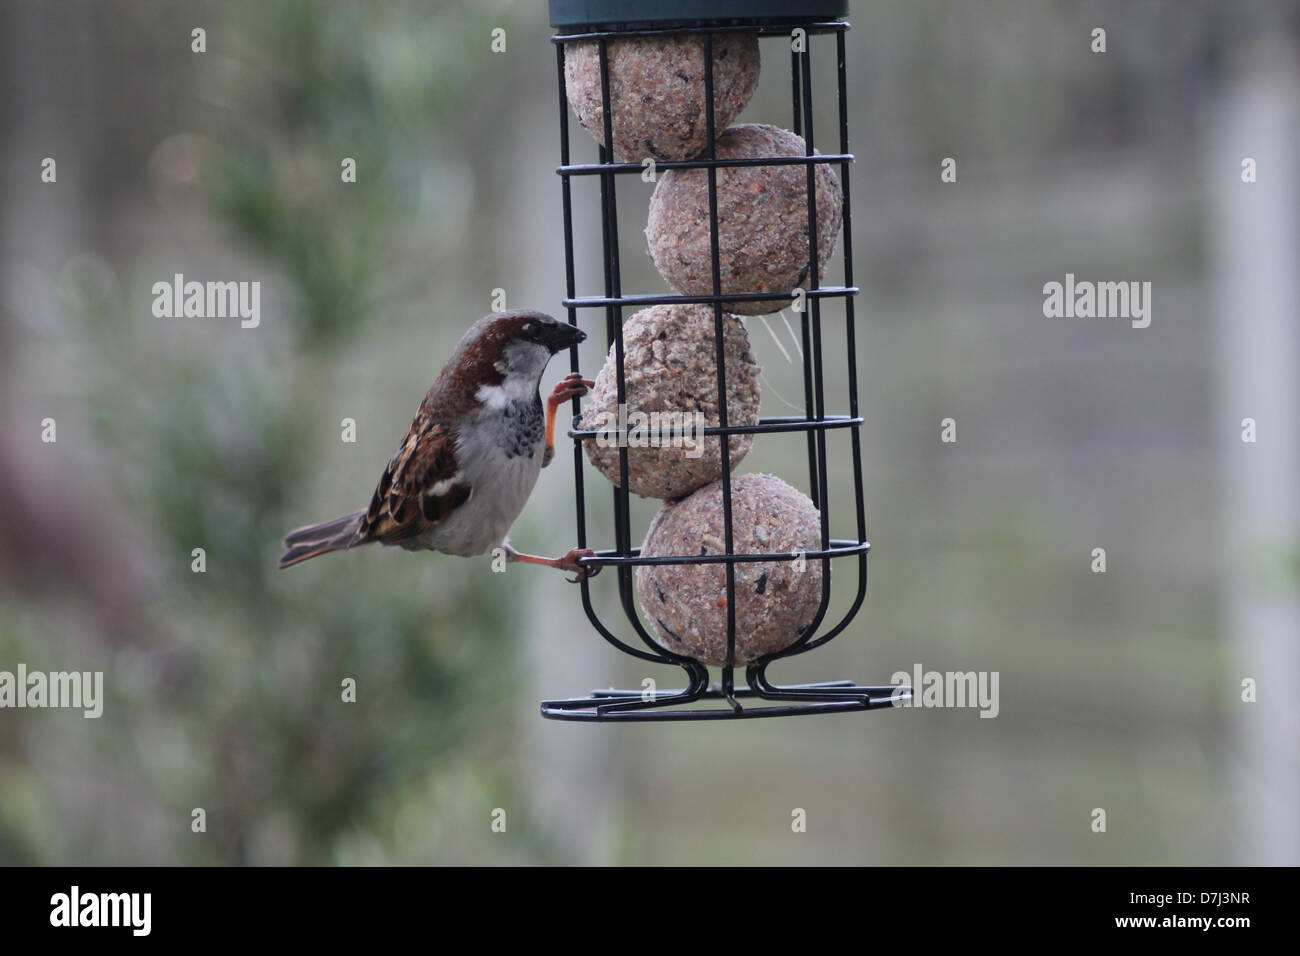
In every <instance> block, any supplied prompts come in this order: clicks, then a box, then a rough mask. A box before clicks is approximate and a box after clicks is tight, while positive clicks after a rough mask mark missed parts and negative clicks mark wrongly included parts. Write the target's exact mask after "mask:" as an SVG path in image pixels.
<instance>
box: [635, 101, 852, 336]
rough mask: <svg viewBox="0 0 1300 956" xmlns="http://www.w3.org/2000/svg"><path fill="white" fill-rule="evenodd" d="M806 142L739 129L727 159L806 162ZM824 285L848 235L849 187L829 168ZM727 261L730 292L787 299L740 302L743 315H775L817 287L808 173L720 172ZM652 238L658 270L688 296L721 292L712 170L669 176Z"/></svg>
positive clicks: (820, 202) (661, 188)
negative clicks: (712, 236)
mask: <svg viewBox="0 0 1300 956" xmlns="http://www.w3.org/2000/svg"><path fill="white" fill-rule="evenodd" d="M804 153H805V145H804V141H803V139H802V138H801V137H799V136H796V135H795V134H794V133H790V132H787V131H786V130H783V129H778V128H777V127H775V126H760V125H745V126H733V127H732V128H731V129H729V130H727V131H726V132H725V133H723V134H722V136H721V137H720V138H719V140H718V143H717V156H718V158H719V159H749V158H759V157H773V156H803V155H804ZM814 168H815V170H816V173H815V182H816V194H817V196H816V202H817V207H816V208H817V258H818V259H819V260H820V264H821V265H820V268H819V270H818V273H817V275H818V279H820V278H821V277H822V276H823V275H825V272H826V263H827V262H828V261H829V260H830V257H831V253H832V252H833V251H834V250H835V243H836V240H837V239H838V238H839V234H840V217H841V203H840V198H841V197H840V183H839V180H838V179H837V178H836V176H835V173H834V172H833V171H832V170H831V168H830V166H829V165H826V164H824V163H818V164H816V165H815V166H814ZM717 183H718V187H717V193H718V261H719V271H720V273H721V275H722V286H721V287H722V292H723V294H726V295H745V294H755V293H761V292H773V293H778V294H779V295H780V298H776V299H763V300H759V301H755V302H733V303H730V304H728V306H727V309H728V310H730V311H732V312H737V313H740V314H742V315H761V314H764V313H768V312H776V311H778V310H779V309H782V308H784V307H785V306H788V305H789V304H790V296H791V294H792V293H793V291H794V290H795V289H796V288H805V289H806V288H808V271H809V270H808V264H809V249H808V173H807V169H806V167H805V166H802V165H795V166H737V167H730V168H719V169H718V171H717ZM645 232H646V239H647V241H648V242H649V245H650V255H651V257H652V258H653V259H654V263H655V267H656V268H657V269H658V270H659V274H660V275H661V276H663V277H664V280H665V281H666V282H667V283H668V284H669V285H670V286H672V287H673V289H674V290H676V291H677V292H678V293H680V294H682V295H711V294H712V293H713V263H712V255H711V246H710V240H709V180H708V171H707V170H703V169H670V170H667V171H665V172H664V173H663V174H662V175H661V176H660V178H659V185H658V186H656V187H655V191H654V195H653V197H651V200H650V216H649V219H648V221H647V223H646V230H645Z"/></svg>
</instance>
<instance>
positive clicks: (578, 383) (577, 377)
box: [542, 372, 596, 468]
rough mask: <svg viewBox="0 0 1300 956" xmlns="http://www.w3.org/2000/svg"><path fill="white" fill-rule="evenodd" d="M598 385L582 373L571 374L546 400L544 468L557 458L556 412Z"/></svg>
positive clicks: (559, 383) (556, 385)
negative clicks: (566, 403)
mask: <svg viewBox="0 0 1300 956" xmlns="http://www.w3.org/2000/svg"><path fill="white" fill-rule="evenodd" d="M595 387H596V383H595V382H593V381H591V380H590V379H585V378H583V377H582V373H581V372H570V373H569V374H568V375H566V376H564V378H562V379H560V380H559V381H558V382H556V383H555V388H553V389H551V394H550V397H549V398H547V399H546V448H545V449H544V450H543V451H542V467H543V468H545V467H546V466H547V465H549V464H550V463H551V459H552V458H554V457H555V412H556V410H557V409H559V407H560V406H561V405H563V404H564V403H565V402H567V401H569V400H570V399H573V398H582V396H584V395H586V394H587V392H588V390H589V389H593V388H595Z"/></svg>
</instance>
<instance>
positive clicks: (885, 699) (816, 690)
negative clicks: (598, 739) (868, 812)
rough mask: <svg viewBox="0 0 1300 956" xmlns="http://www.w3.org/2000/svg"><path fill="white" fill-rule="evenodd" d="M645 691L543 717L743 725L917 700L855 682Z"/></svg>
mask: <svg viewBox="0 0 1300 956" xmlns="http://www.w3.org/2000/svg"><path fill="white" fill-rule="evenodd" d="M643 693H644V692H643V691H639V690H614V689H613V688H611V689H609V690H593V691H592V692H591V696H590V697H570V698H567V699H564V700H544V701H542V716H543V717H549V718H551V719H552V720H586V721H607V720H743V719H746V718H750V717H795V716H800V715H806V714H839V713H846V712H848V711H855V710H879V709H880V708H882V707H892V706H894V705H895V702H897V703H898V704H902V703H903V702H905V701H910V700H911V699H912V688H911V687H907V686H900V685H898V684H883V685H876V686H870V687H862V686H858V685H857V684H854V683H853V682H852V681H847V680H841V681H826V682H824V683H819V684H794V685H791V686H789V687H779V686H776V685H773V684H766V682H762V683H760V685H759V686H758V687H756V688H755V687H748V686H741V687H736V688H735V689H733V690H732V691H731V692H730V693H728V692H727V691H726V690H725V689H724V688H723V687H722V686H721V685H719V684H710V685H708V686H707V687H699V688H692V687H685V688H682V689H681V690H668V691H660V692H658V693H657V694H655V696H654V697H653V698H651V699H649V700H647V699H644V697H643ZM743 698H759V699H761V700H766V701H799V702H800V703H786V704H778V703H773V704H768V705H764V706H761V707H746V706H744V705H743V704H742V703H741V702H740V701H741V699H743ZM707 701H722V702H724V703H725V706H723V707H714V708H708V707H696V706H693V705H695V704H699V703H703V702H707Z"/></svg>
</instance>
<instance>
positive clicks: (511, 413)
mask: <svg viewBox="0 0 1300 956" xmlns="http://www.w3.org/2000/svg"><path fill="white" fill-rule="evenodd" d="M586 337H587V335H586V333H585V332H582V331H580V330H579V329H577V328H576V327H575V326H572V325H569V324H568V323H565V322H557V321H555V319H553V318H551V316H549V315H544V314H543V313H541V312H524V311H514V312H498V313H495V314H493V315H489V316H485V317H484V318H482V319H479V320H478V321H477V322H475V323H474V324H473V325H472V326H470V329H469V331H468V332H466V333H465V335H464V336H463V337H462V338H461V340H460V343H459V344H458V345H457V346H456V350H455V351H454V352H453V353H452V356H451V358H450V359H449V360H448V362H447V364H446V365H445V366H444V367H443V370H442V372H441V373H439V375H438V379H437V381H435V382H434V383H433V387H432V388H430V389H429V393H428V394H427V395H425V396H424V401H423V402H421V403H420V409H419V411H417V412H416V413H415V420H414V421H413V422H411V427H410V428H408V429H407V430H406V437H405V438H403V439H402V443H401V445H400V446H399V447H398V449H397V452H396V453H395V454H394V455H393V457H392V460H391V461H389V463H388V467H387V468H385V469H384V475H383V477H382V478H380V479H379V486H378V487H377V488H376V489H375V493H374V496H373V497H372V498H371V499H370V507H369V508H367V509H366V510H365V511H357V512H353V513H352V514H350V515H345V516H344V517H342V518H336V519H334V520H333V521H326V522H324V523H323V524H316V525H311V526H310V527H306V528H299V529H298V530H296V531H290V532H289V534H288V535H287V536H286V537H285V539H284V546H285V549H286V550H285V552H284V554H283V555H282V556H281V558H280V567H281V568H288V567H292V566H293V565H295V564H301V563H302V562H303V561H306V560H307V559H309V558H314V557H316V556H317V555H321V554H328V553H329V552H331V551H346V550H347V549H348V548H354V547H357V546H358V545H362V544H370V543H372V542H375V541H378V542H379V543H380V544H396V545H401V546H402V547H403V548H405V549H406V550H408V551H422V550H429V551H441V552H443V553H444V554H457V555H462V556H466V557H468V556H471V555H477V554H485V553H486V552H488V551H490V550H492V549H493V548H496V547H501V548H504V549H505V556H506V559H507V560H509V561H524V562H527V563H530V564H543V565H546V566H548V567H552V568H559V569H561V570H564V571H572V572H574V573H575V574H576V575H577V576H576V577H574V578H572V579H571V580H574V581H579V580H581V579H582V578H584V577H588V576H590V575H593V574H595V573H596V572H597V571H598V570H599V568H598V567H591V566H583V565H581V564H580V563H579V562H578V559H579V558H581V557H589V556H592V555H594V553H595V552H593V551H590V550H585V549H577V548H575V549H573V550H572V551H570V552H569V553H568V554H566V555H564V557H561V558H541V557H537V556H535V555H531V554H520V553H519V552H518V551H516V550H515V549H514V548H512V547H510V544H509V542H508V541H507V540H506V533H507V532H508V531H509V530H510V526H511V525H512V524H514V521H515V519H516V518H517V517H519V512H520V511H522V510H523V507H524V502H525V501H527V500H528V495H529V494H530V493H531V492H532V490H533V485H534V484H536V483H537V475H538V473H539V472H540V471H541V469H542V468H544V467H546V466H547V465H548V464H550V461H551V456H552V455H553V454H554V453H555V413H556V410H557V409H558V408H559V406H560V405H561V404H563V403H564V402H566V401H568V400H570V399H572V398H580V397H581V396H583V395H586V394H587V390H588V389H589V388H591V387H592V385H593V383H592V382H589V381H586V380H584V379H583V378H582V375H581V374H580V373H577V372H574V373H573V374H571V375H568V376H566V377H565V378H564V379H562V380H561V381H560V383H559V384H558V385H556V386H555V389H554V391H552V392H551V395H550V397H549V398H548V399H547V401H546V415H545V423H543V416H542V400H541V396H540V394H539V393H538V386H539V384H540V383H541V378H542V372H543V371H544V370H545V368H546V364H547V363H548V362H549V361H550V360H551V356H552V355H554V354H555V353H556V352H559V351H561V350H562V349H566V348H569V347H570V346H574V345H577V344H578V343H579V342H581V341H583V340H584V339H585V338H586Z"/></svg>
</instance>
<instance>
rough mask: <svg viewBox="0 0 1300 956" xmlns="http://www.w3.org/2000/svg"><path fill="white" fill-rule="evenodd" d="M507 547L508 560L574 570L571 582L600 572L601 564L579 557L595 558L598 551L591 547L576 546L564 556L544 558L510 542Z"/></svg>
mask: <svg viewBox="0 0 1300 956" xmlns="http://www.w3.org/2000/svg"><path fill="white" fill-rule="evenodd" d="M503 547H504V548H505V549H506V560H507V561H520V562H522V563H524V564H540V565H543V566H545V567H548V568H558V569H559V570H561V571H572V572H573V573H574V575H575V577H572V578H569V583H571V584H577V583H578V582H579V581H581V580H583V579H584V578H594V577H595V576H596V575H597V574H599V573H600V565H599V564H579V563H578V559H579V558H594V557H595V556H596V552H595V551H592V550H591V549H590V548H574V549H573V550H572V551H570V552H569V553H568V554H566V555H565V556H564V557H562V558H542V557H538V556H537V555H535V554H524V553H522V552H520V551H516V550H515V549H514V548H512V547H510V545H509V544H505V545H503Z"/></svg>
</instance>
